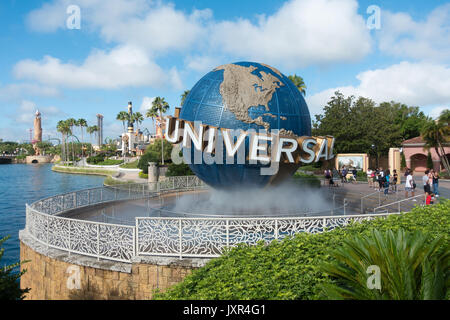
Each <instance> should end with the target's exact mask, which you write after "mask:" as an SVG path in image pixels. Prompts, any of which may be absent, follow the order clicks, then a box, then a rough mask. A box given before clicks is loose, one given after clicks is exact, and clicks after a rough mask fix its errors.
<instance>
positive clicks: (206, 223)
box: [26, 176, 392, 262]
mask: <svg viewBox="0 0 450 320" xmlns="http://www.w3.org/2000/svg"><path fill="white" fill-rule="evenodd" d="M200 186H203V183H202V182H201V181H200V180H199V179H198V178H197V177H195V176H188V177H170V178H168V179H166V181H164V182H163V183H158V184H148V183H145V184H128V185H118V186H114V187H100V188H93V189H86V190H80V191H75V192H70V193H66V194H62V195H57V196H54V197H50V198H47V199H43V200H39V201H37V202H35V203H33V204H32V205H31V206H27V208H26V214H27V215H26V230H27V231H28V233H29V234H30V235H31V236H32V237H33V238H34V239H36V240H37V241H39V242H41V243H43V244H45V245H47V246H48V247H52V248H57V249H61V250H66V251H68V252H73V253H77V254H81V255H86V256H92V257H97V258H98V259H100V258H104V259H110V260H114V261H121V262H131V259H132V257H133V256H135V255H153V256H176V257H180V258H181V257H217V256H219V255H221V254H222V253H223V252H224V250H225V249H226V248H229V247H234V246H237V245H238V244H240V243H246V244H250V245H253V244H256V243H258V242H260V241H262V242H264V243H269V242H271V241H273V240H282V239H284V238H286V237H292V236H294V235H295V234H298V233H301V232H308V233H317V232H324V231H326V230H331V229H334V228H336V227H342V226H346V225H348V224H349V223H352V222H361V221H364V220H372V219H375V218H379V217H386V216H388V215H389V214H387V213H386V214H374V215H348V216H324V217H286V218H225V217H223V218H206V217H204V218H168V217H139V218H136V223H135V225H134V226H130V225H125V224H108V223H99V222H92V221H84V220H77V219H70V218H66V217H62V216H60V214H62V213H64V212H67V211H69V210H73V209H77V208H82V207H86V206H90V205H95V204H99V203H107V202H112V201H122V200H130V199H131V200H132V199H143V198H152V197H155V196H157V195H158V194H161V193H160V192H163V193H165V192H169V191H170V190H174V191H177V190H190V189H193V188H194V189H195V188H197V187H200ZM158 191H159V192H158ZM390 214H392V213H390Z"/></svg>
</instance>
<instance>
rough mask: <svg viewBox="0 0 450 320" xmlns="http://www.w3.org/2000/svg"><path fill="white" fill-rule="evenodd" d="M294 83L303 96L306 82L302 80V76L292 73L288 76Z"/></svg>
mask: <svg viewBox="0 0 450 320" xmlns="http://www.w3.org/2000/svg"><path fill="white" fill-rule="evenodd" d="M288 78H289V80H291V81H292V82H293V83H294V85H295V86H296V87H297V89H298V91H300V92H301V93H302V94H303V95H304V96H306V84H305V82H304V81H303V78H302V77H300V76H297V75H296V74H294V75H293V76H292V75H291V76H289V77H288Z"/></svg>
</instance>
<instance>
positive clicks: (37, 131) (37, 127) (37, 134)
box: [32, 110, 42, 156]
mask: <svg viewBox="0 0 450 320" xmlns="http://www.w3.org/2000/svg"><path fill="white" fill-rule="evenodd" d="M38 142H42V119H41V113H40V112H39V110H36V117H35V118H34V137H33V140H32V144H33V148H34V151H35V154H36V155H37V156H39V155H41V150H39V148H38V147H37V143H38Z"/></svg>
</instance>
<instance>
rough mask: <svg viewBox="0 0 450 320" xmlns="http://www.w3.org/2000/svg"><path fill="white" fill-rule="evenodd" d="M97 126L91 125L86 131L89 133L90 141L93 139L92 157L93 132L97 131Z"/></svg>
mask: <svg viewBox="0 0 450 320" xmlns="http://www.w3.org/2000/svg"><path fill="white" fill-rule="evenodd" d="M95 127H96V126H89V127H87V128H86V132H87V133H89V136H90V141H91V157H92V134H93V133H94V132H95Z"/></svg>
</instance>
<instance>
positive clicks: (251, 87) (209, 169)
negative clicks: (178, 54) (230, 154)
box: [180, 62, 311, 189]
mask: <svg viewBox="0 0 450 320" xmlns="http://www.w3.org/2000/svg"><path fill="white" fill-rule="evenodd" d="M180 118H181V119H184V120H188V121H201V123H202V124H205V125H210V126H215V127H218V128H227V129H241V130H244V131H247V130H249V129H255V130H256V131H258V129H266V130H268V131H271V130H274V129H278V130H282V131H285V132H287V133H290V134H292V133H293V134H295V135H298V136H310V135H311V118H310V114H309V110H308V106H307V105H306V102H305V99H304V98H303V95H302V94H301V93H300V91H299V90H298V89H297V88H296V87H295V85H294V84H293V83H292V81H291V80H289V78H287V77H286V76H285V75H283V74H282V73H281V72H280V71H278V70H277V69H275V68H273V67H270V66H268V65H265V64H261V63H255V62H237V63H232V64H227V65H223V66H219V67H217V68H215V69H214V70H213V71H211V72H209V73H208V74H206V75H205V76H204V77H203V78H201V79H200V80H199V81H198V82H197V83H196V84H195V85H194V87H193V88H192V89H191V90H190V92H189V94H188V96H187V97H186V99H185V101H184V104H183V106H182V108H181V113H180ZM245 144H246V145H245V150H246V152H248V150H249V149H248V147H249V138H248V137H247V139H246V141H245ZM191 150H193V148H192V146H191ZM186 151H187V150H185V149H183V154H184V156H185V158H187V160H190V161H188V162H190V164H189V167H190V168H191V169H192V171H193V172H194V173H195V174H196V175H197V176H198V177H199V178H200V179H202V180H203V181H204V182H205V183H207V184H208V185H210V186H212V187H214V188H218V189H235V188H241V187H242V188H249V187H256V188H261V187H265V186H267V185H269V184H276V183H279V182H281V181H282V180H284V179H285V178H286V177H289V176H291V175H292V174H293V173H294V172H295V171H296V170H297V168H298V165H297V164H282V163H280V169H279V171H278V173H277V174H276V175H274V176H273V175H262V174H261V168H262V167H264V166H268V165H264V164H250V163H249V162H248V160H246V163H244V164H238V163H237V157H236V156H235V159H234V160H235V161H234V164H226V161H225V151H224V152H223V153H224V160H223V164H217V163H213V164H206V163H205V162H204V161H202V163H200V164H195V163H194V152H189V153H188V152H186ZM189 158H190V159H189Z"/></svg>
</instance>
